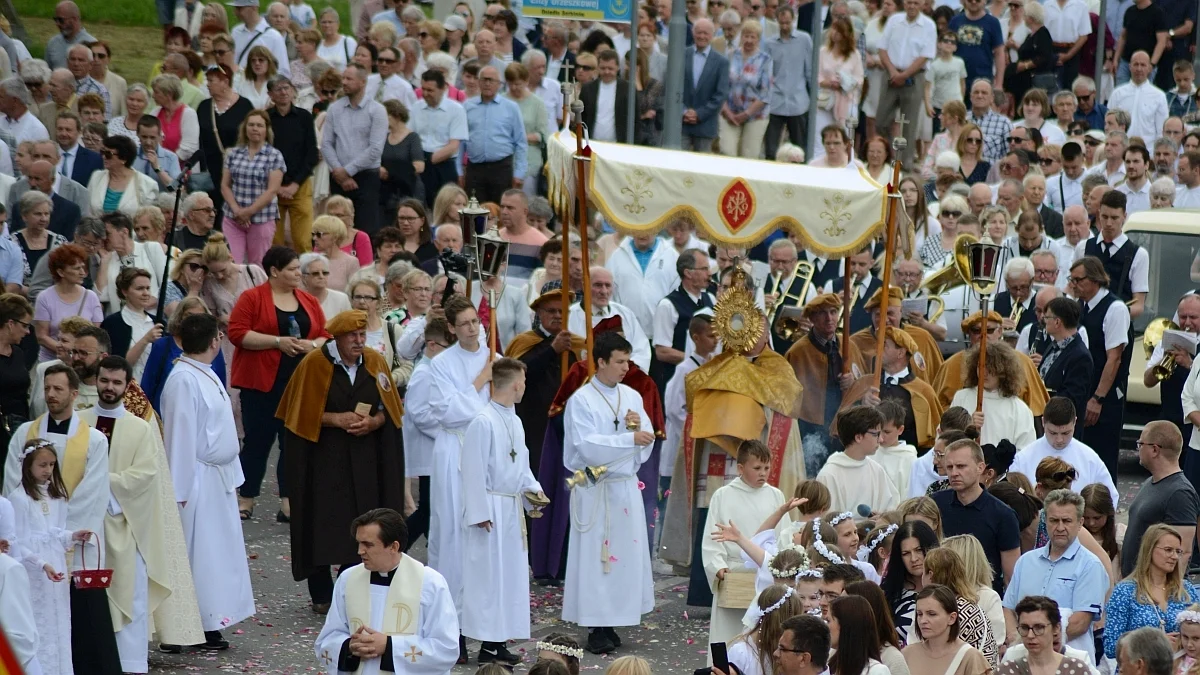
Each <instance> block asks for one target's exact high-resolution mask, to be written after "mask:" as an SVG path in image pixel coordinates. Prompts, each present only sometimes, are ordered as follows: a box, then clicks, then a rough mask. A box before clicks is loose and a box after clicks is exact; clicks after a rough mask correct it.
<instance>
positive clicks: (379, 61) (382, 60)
mask: <svg viewBox="0 0 1200 675" xmlns="http://www.w3.org/2000/svg"><path fill="white" fill-rule="evenodd" d="M395 62H396V59H385V58H383V57H382V56H381V57H379V58H377V59H375V63H395Z"/></svg>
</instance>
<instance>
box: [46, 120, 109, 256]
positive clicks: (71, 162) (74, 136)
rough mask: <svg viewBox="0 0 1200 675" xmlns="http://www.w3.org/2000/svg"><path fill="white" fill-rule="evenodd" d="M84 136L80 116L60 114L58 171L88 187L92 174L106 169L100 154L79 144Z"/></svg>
mask: <svg viewBox="0 0 1200 675" xmlns="http://www.w3.org/2000/svg"><path fill="white" fill-rule="evenodd" d="M82 134H83V122H82V121H81V120H80V119H79V115H77V114H75V112H74V111H71V110H64V111H63V112H61V113H59V115H58V119H57V120H56V121H55V123H54V140H56V141H58V147H59V149H60V150H61V151H62V152H61V153H60V154H59V160H58V167H56V170H57V171H58V172H59V173H61V174H62V175H64V176H67V177H69V178H70V179H71V180H73V181H75V182H76V183H79V184H80V185H87V184H88V181H89V180H90V179H91V178H92V173H93V172H95V171H100V170H101V169H103V168H104V160H103V159H101V157H100V153H98V152H96V151H95V150H88V149H87V148H85V147H83V144H82V143H80V142H79V138H80V136H81V135H82ZM72 231H74V230H72ZM67 238H68V239H70V237H67Z"/></svg>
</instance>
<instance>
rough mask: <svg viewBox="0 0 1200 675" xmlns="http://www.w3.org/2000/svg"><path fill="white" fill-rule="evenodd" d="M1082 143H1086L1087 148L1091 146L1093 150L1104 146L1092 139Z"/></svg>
mask: <svg viewBox="0 0 1200 675" xmlns="http://www.w3.org/2000/svg"><path fill="white" fill-rule="evenodd" d="M1084 143H1086V144H1087V145H1089V146H1091V147H1093V148H1095V147H1099V146H1101V145H1104V144H1103V143H1102V142H1100V141H1098V140H1096V139H1094V138H1089V139H1087V140H1086V141H1084Z"/></svg>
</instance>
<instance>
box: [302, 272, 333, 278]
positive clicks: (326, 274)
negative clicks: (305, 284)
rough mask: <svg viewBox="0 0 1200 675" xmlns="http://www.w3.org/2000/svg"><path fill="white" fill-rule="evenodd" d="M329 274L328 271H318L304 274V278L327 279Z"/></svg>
mask: <svg viewBox="0 0 1200 675" xmlns="http://www.w3.org/2000/svg"><path fill="white" fill-rule="evenodd" d="M329 274H330V272H329V270H318V271H316V272H305V273H304V276H306V277H327V276H329Z"/></svg>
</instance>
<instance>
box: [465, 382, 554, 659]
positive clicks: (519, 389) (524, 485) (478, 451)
mask: <svg viewBox="0 0 1200 675" xmlns="http://www.w3.org/2000/svg"><path fill="white" fill-rule="evenodd" d="M524 394H525V364H524V363H522V362H521V361H518V360H516V359H509V358H501V359H498V360H497V361H496V362H495V363H494V364H492V386H491V400H490V401H488V405H487V407H485V408H484V409H483V411H482V412H480V413H479V414H478V415H477V416H476V417H475V419H473V420H471V423H470V424H468V425H467V433H466V438H465V439H464V441H463V462H462V485H463V511H464V513H465V517H464V518H463V524H464V526H465V528H466V533H465V534H464V537H463V556H464V557H463V569H464V570H466V571H467V573H466V574H464V575H463V600H462V602H463V608H462V615H463V619H462V632H463V635H465V636H467V637H473V638H476V639H478V640H482V641H483V645H482V646H480V648H479V663H480V665H482V664H485V663H492V662H498V663H502V664H507V665H510V666H513V665H516V664H518V663H520V662H521V657H520V656H518V655H516V654H513V653H511V652H509V651H508V648H507V647H506V646H505V641H506V640H512V639H516V640H528V639H529V553H528V551H529V539H528V537H527V536H526V533H525V511H526V510H527V509H532V505H530V502H529V499H528V495H530V494H533V495H537V496H540V497H541V498H542V499H543V500H544V499H545V496H546V495H545V493H543V492H542V486H541V484H539V483H538V482H537V479H536V478H534V477H533V472H532V471H530V469H529V448H528V447H526V445H525V430H524V428H523V427H522V426H521V420H520V418H518V417H517V413H516V408H514V406H515V405H516V404H517V403H520V402H521V398H522V397H523V396H524Z"/></svg>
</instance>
